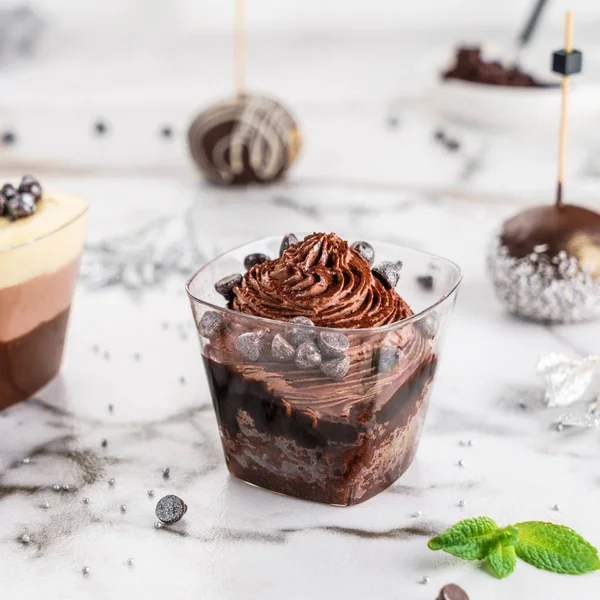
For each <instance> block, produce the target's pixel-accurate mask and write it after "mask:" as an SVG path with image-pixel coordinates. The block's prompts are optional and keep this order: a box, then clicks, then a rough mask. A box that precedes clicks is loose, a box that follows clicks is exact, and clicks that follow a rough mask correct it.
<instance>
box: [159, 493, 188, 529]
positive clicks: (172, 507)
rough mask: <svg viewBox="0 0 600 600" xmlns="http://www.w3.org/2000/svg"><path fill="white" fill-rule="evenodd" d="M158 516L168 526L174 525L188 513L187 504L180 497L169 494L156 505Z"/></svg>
mask: <svg viewBox="0 0 600 600" xmlns="http://www.w3.org/2000/svg"><path fill="white" fill-rule="evenodd" d="M155 512H156V516H157V517H158V518H159V519H160V520H161V521H162V522H163V523H165V524H166V525H172V524H173V523H177V521H179V520H181V518H182V517H183V515H185V513H186V512H187V506H186V504H185V502H184V501H183V500H182V499H181V498H179V497H178V496H174V495H173V494H169V495H168V496H164V497H163V498H161V499H160V500H159V501H158V502H157V504H156V510H155Z"/></svg>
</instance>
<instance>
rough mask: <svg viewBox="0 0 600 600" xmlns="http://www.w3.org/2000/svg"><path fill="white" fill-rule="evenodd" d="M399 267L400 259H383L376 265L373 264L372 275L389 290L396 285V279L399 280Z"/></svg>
mask: <svg viewBox="0 0 600 600" xmlns="http://www.w3.org/2000/svg"><path fill="white" fill-rule="evenodd" d="M401 269H402V262H401V261H397V262H392V261H391V260H384V261H383V262H381V263H379V264H378V265H375V266H374V267H373V269H372V272H373V275H375V277H377V279H379V281H381V283H382V284H383V287H384V288H385V289H386V290H391V289H393V288H395V287H396V286H397V285H398V281H400V271H401Z"/></svg>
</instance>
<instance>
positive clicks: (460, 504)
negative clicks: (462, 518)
mask: <svg viewBox="0 0 600 600" xmlns="http://www.w3.org/2000/svg"><path fill="white" fill-rule="evenodd" d="M464 505H465V501H464V500H459V501H458V506H459V507H460V508H463V507H464Z"/></svg>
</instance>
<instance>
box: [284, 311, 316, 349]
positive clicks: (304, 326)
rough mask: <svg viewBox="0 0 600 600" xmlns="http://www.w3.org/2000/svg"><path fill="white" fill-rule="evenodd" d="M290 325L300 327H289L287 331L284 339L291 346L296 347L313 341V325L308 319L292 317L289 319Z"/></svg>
mask: <svg viewBox="0 0 600 600" xmlns="http://www.w3.org/2000/svg"><path fill="white" fill-rule="evenodd" d="M290 323H294V324H295V325H301V327H289V328H288V329H287V332H286V337H287V339H288V341H289V342H290V344H292V346H298V345H299V344H301V343H302V342H307V341H311V340H314V339H315V332H314V331H311V328H312V327H314V326H315V324H314V323H313V322H312V321H311V320H310V319H309V318H308V317H294V318H293V319H290Z"/></svg>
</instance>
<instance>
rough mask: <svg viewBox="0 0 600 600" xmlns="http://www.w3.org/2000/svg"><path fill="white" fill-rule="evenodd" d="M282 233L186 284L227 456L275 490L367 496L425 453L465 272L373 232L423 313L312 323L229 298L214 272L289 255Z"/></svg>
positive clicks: (341, 499) (334, 501)
mask: <svg viewBox="0 0 600 600" xmlns="http://www.w3.org/2000/svg"><path fill="white" fill-rule="evenodd" d="M280 243H281V236H276V237H270V238H266V239H263V240H260V241H258V242H252V243H250V244H246V245H244V246H241V247H239V248H236V249H234V250H231V251H230V252H227V253H226V254H223V255H222V256H220V257H218V258H216V259H215V260H213V261H211V262H210V263H208V264H207V265H205V266H204V267H202V268H201V269H200V270H199V271H198V272H197V273H195V274H194V275H193V277H192V278H191V279H190V280H189V281H188V283H187V286H186V289H187V292H188V296H189V298H190V302H191V307H192V312H193V315H194V319H195V322H196V325H197V328H198V333H199V339H200V344H201V352H202V359H203V362H204V366H205V369H206V373H207V376H208V381H209V385H210V390H211V393H212V399H213V404H214V408H215V412H216V416H217V421H218V425H219V431H220V435H221V440H222V444H223V450H224V454H225V460H226V462H227V466H228V468H229V471H230V473H231V474H232V475H234V476H235V477H237V478H239V479H241V480H243V481H246V482H247V483H250V484H253V485H256V486H259V487H262V488H265V489H268V490H271V491H274V492H278V493H281V494H286V495H289V496H294V497H297V498H302V499H305V500H312V501H315V502H322V503H326V504H331V505H340V506H348V505H353V504H358V503H360V502H364V501H365V500H367V499H369V498H371V497H373V496H375V495H376V494H378V493H379V492H381V491H383V490H385V489H386V488H387V487H389V486H390V485H391V484H392V483H394V482H395V481H396V480H397V479H398V478H399V477H400V476H401V475H402V474H403V473H404V472H405V471H406V469H407V468H408V467H409V465H410V464H411V462H412V460H413V458H414V456H415V452H416V450H417V446H418V443H419V438H420V436H421V430H422V427H423V423H424V419H425V415H426V412H427V406H428V399H429V395H430V391H431V386H432V383H433V379H434V376H435V372H436V368H437V365H438V361H439V353H440V347H441V342H442V336H443V332H444V329H445V326H446V323H447V320H448V318H449V317H450V314H451V312H452V310H453V307H454V303H455V300H456V294H457V290H458V287H459V284H460V281H461V272H460V269H459V268H458V267H457V266H456V265H455V264H453V263H452V262H450V261H448V260H445V259H442V258H439V257H436V256H432V255H429V254H425V253H423V252H418V251H415V250H410V249H408V248H403V247H400V246H395V245H392V244H383V243H374V244H373V243H372V246H373V247H374V249H375V253H376V256H377V261H383V260H392V261H397V260H402V262H403V268H402V277H401V280H400V283H399V284H398V286H397V288H396V289H397V291H398V293H399V294H400V296H402V297H403V298H404V299H405V300H406V301H407V302H408V304H409V305H410V306H411V307H412V309H413V311H414V313H415V315H414V316H413V317H410V318H408V319H405V320H403V321H400V322H398V323H395V324H391V325H387V326H384V327H378V328H372V329H331V328H320V327H309V326H301V325H298V324H294V323H289V322H281V321H274V320H270V319H263V318H259V317H254V316H250V315H246V314H243V313H240V312H236V311H233V310H230V309H228V308H225V307H224V304H225V301H224V299H223V298H222V297H221V296H220V295H219V294H217V292H216V291H215V289H214V283H215V282H216V281H218V280H219V279H221V278H222V277H224V276H226V275H230V274H231V273H236V272H237V273H240V272H243V267H242V265H243V261H244V257H245V256H247V255H248V254H251V253H256V252H262V253H264V254H266V255H268V256H272V257H273V256H278V255H279V245H280ZM427 276H431V278H429V277H427ZM328 334H338V335H336V336H333V337H331V335H329V336H328ZM339 334H342V336H344V337H345V338H346V339H347V342H348V343H347V347H342V348H341V349H340V346H344V345H345V342H343V339H342V342H343V343H341V344H340V337H339ZM241 336H244V337H241ZM276 336H280V337H278V338H277V339H278V340H279V341H280V342H281V340H282V339H284V340H288V341H290V343H291V344H292V343H293V344H295V345H296V346H297V344H298V341H299V340H302V339H305V340H306V339H309V340H314V341H315V343H317V344H318V346H319V348H320V349H321V350H322V354H323V356H322V361H321V363H320V364H319V365H317V364H312V363H311V360H310V358H311V357H310V356H309V357H308V359H309V360H307V361H301V367H299V366H298V362H297V359H296V360H294V358H292V357H290V356H289V352H288V351H289V346H287V345H286V344H283V343H280V344H279V345H277V346H276V345H275V344H276V343H275V344H274V340H275V337H276ZM332 340H333V341H332ZM329 342H331V344H329ZM328 344H329V345H328ZM330 346H333V347H330ZM298 347H299V346H298ZM329 351H331V353H330V352H329ZM340 352H341V353H340Z"/></svg>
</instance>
